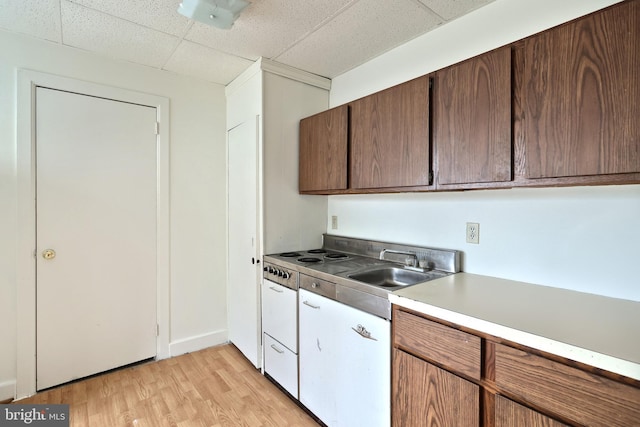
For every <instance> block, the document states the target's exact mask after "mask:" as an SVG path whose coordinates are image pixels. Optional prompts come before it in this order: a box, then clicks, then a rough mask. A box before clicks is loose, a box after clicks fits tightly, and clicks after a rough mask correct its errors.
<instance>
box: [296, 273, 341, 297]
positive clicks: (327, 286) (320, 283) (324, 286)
mask: <svg viewBox="0 0 640 427" xmlns="http://www.w3.org/2000/svg"><path fill="white" fill-rule="evenodd" d="M300 287H301V288H302V289H306V290H308V291H309V292H313V293H314V294H318V295H322V296H325V297H327V298H331V299H333V300H335V299H336V284H335V283H332V282H328V281H326V280H322V279H318V278H315V277H311V276H307V275H306V274H301V275H300Z"/></svg>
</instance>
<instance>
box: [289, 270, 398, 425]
mask: <svg viewBox="0 0 640 427" xmlns="http://www.w3.org/2000/svg"><path fill="white" fill-rule="evenodd" d="M301 280H302V275H301ZM313 280H314V283H315V284H316V286H315V287H314V289H318V290H319V289H320V288H321V287H322V286H325V285H329V286H328V288H329V292H330V285H331V284H330V283H326V282H323V281H318V280H317V279H313ZM321 292H322V291H321ZM298 300H299V301H298V305H299V329H300V341H299V347H300V349H299V357H300V401H301V402H302V403H303V404H304V405H305V406H306V407H307V408H309V410H311V412H313V413H314V414H315V415H316V416H317V417H318V418H320V420H322V421H323V422H324V423H325V424H327V425H328V426H329V427H336V426H345V427H347V426H348V427H352V426H367V427H372V426H381V427H382V426H384V427H388V426H389V425H390V423H391V397H390V390H391V385H390V383H391V356H390V348H391V343H390V340H391V337H390V336H391V328H390V322H389V321H387V320H385V319H383V318H380V317H378V316H374V315H372V314H369V313H365V312H364V311H361V310H358V309H355V308H353V307H350V306H348V305H345V304H342V303H340V302H337V301H334V300H332V299H329V298H326V297H324V296H321V295H318V294H316V293H312V292H308V291H306V290H304V289H300V290H299V291H298Z"/></svg>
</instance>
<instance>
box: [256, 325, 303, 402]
mask: <svg viewBox="0 0 640 427" xmlns="http://www.w3.org/2000/svg"><path fill="white" fill-rule="evenodd" d="M264 371H265V372H266V373H267V374H269V376H270V377H271V378H273V379H274V380H275V381H276V382H277V383H278V384H280V385H281V386H282V387H283V388H284V389H285V390H287V391H288V392H289V393H290V394H291V395H292V396H293V397H295V398H296V399H297V398H298V356H297V355H296V354H295V353H293V352H291V351H290V350H289V349H288V348H287V347H285V346H284V345H282V344H280V343H279V342H278V341H276V340H275V339H273V338H272V337H270V336H269V335H268V334H264Z"/></svg>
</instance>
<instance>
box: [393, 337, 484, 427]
mask: <svg viewBox="0 0 640 427" xmlns="http://www.w3.org/2000/svg"><path fill="white" fill-rule="evenodd" d="M392 375H393V378H394V380H393V383H392V384H393V385H392V392H391V395H392V396H393V397H392V400H393V402H392V423H391V425H392V426H393V427H412V426H424V427H428V426H457V427H467V426H468V427H478V426H479V425H480V387H478V386H477V385H476V384H473V383H471V382H469V381H466V380H464V379H462V378H460V377H457V376H456V375H453V374H451V373H449V372H447V371H445V370H443V369H440V368H438V367H436V366H434V365H432V364H430V363H428V362H425V361H424V360H421V359H418V358H417V357H414V356H411V355H410V354H407V353H405V352H403V351H400V350H397V349H394V350H393V374H392Z"/></svg>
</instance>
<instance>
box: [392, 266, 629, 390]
mask: <svg viewBox="0 0 640 427" xmlns="http://www.w3.org/2000/svg"><path fill="white" fill-rule="evenodd" d="M389 300H390V301H391V302H392V303H393V304H397V305H399V306H402V307H406V308H409V309H411V310H415V311H418V312H421V313H424V314H427V315H430V316H433V317H437V318H440V319H442V320H446V321H449V322H453V323H456V324H458V325H460V326H465V327H468V328H471V329H474V330H476V331H478V332H483V333H487V334H490V335H493V336H496V337H500V338H504V339H506V340H510V341H513V342H516V343H519V344H523V345H526V346H528V347H531V348H535V349H538V350H542V351H546V352H548V353H552V354H555V355H558V356H561V357H565V358H567V359H571V360H575V361H578V362H582V363H586V364H588V365H591V366H595V367H597V368H601V369H604V370H607V371H610V372H614V373H616V374H620V375H624V376H627V377H630V378H633V379H636V380H640V302H634V301H628V300H622V299H615V298H608V297H603V296H599V295H592V294H586V293H582V292H576V291H570V290H566V289H558V288H551V287H547V286H540V285H532V284H530V283H523V282H516V281H512V280H505V279H498V278H495V277H488V276H479V275H476V274H470V273H457V274H453V275H451V276H447V277H444V278H441V279H437V280H433V281H431V282H427V283H423V284H420V285H415V286H411V287H408V288H406V289H401V290H399V291H396V292H394V293H393V294H390V295H389Z"/></svg>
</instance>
